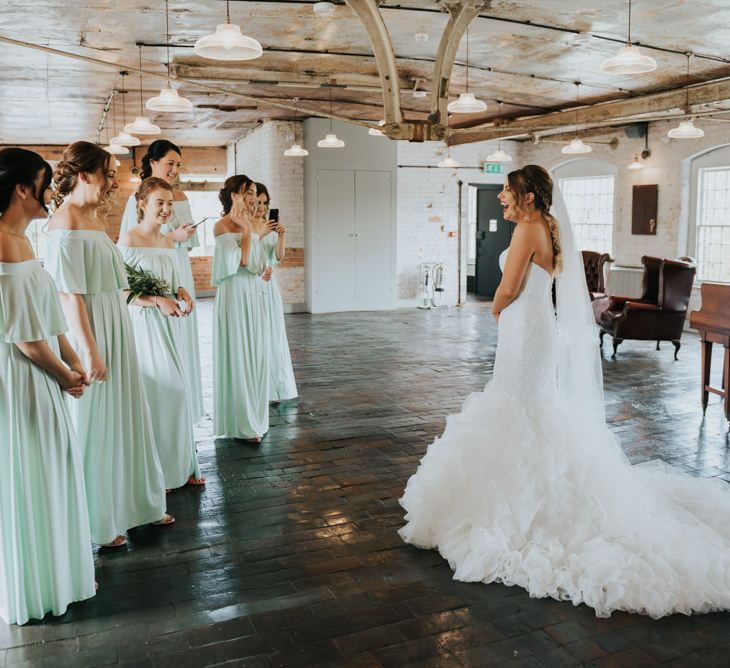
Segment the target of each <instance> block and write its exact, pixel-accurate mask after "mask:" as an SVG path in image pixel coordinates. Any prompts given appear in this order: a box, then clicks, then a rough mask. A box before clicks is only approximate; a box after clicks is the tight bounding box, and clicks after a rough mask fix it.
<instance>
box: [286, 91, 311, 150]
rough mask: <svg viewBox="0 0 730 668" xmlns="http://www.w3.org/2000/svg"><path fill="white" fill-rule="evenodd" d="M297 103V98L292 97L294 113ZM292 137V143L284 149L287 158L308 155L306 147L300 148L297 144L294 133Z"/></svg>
mask: <svg viewBox="0 0 730 668" xmlns="http://www.w3.org/2000/svg"><path fill="white" fill-rule="evenodd" d="M297 104H299V98H298V97H295V98H294V113H296V111H297ZM292 139H293V140H294V141H293V142H292V145H291V146H290V147H289V148H288V149H286V151H284V155H285V156H286V157H287V158H305V157H306V156H308V155H309V151H307V149H306V148H302V146H301V145H299V144H297V142H296V135H294V136H293V137H292Z"/></svg>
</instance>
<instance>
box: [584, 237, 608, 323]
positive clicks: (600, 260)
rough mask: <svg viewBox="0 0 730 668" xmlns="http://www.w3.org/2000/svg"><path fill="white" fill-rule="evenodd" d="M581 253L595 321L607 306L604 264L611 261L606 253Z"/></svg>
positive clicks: (585, 251)
mask: <svg viewBox="0 0 730 668" xmlns="http://www.w3.org/2000/svg"><path fill="white" fill-rule="evenodd" d="M581 253H582V255H583V269H584V270H585V273H586V284H587V285H588V294H589V295H590V298H591V306H592V307H593V313H594V315H595V317H596V322H597V321H598V318H599V317H600V315H601V313H602V312H603V311H605V310H606V309H607V308H608V294H607V293H606V264H608V263H611V262H613V258H612V257H611V256H610V255H609V254H608V253H597V252H596V251H587V250H584V251H581Z"/></svg>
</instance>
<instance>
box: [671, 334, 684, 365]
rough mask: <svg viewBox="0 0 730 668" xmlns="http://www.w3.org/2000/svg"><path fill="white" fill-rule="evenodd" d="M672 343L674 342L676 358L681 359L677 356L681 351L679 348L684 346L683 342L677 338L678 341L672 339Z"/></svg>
mask: <svg viewBox="0 0 730 668" xmlns="http://www.w3.org/2000/svg"><path fill="white" fill-rule="evenodd" d="M672 343H673V344H674V359H675V360H676V359H679V358H678V357H677V353H678V352H679V349H680V348H681V347H682V342H681V341H680V340H679V339H677V340H676V341H672Z"/></svg>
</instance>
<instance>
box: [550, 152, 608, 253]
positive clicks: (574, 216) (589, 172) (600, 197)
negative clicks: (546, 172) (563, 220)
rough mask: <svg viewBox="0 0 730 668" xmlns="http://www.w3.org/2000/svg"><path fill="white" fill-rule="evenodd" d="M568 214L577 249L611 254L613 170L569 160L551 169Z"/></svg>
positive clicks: (586, 161) (601, 163)
mask: <svg viewBox="0 0 730 668" xmlns="http://www.w3.org/2000/svg"><path fill="white" fill-rule="evenodd" d="M553 178H554V179H555V182H556V183H557V184H558V186H559V187H560V190H561V191H562V193H563V197H564V199H565V204H566V206H567V207H568V213H569V214H570V222H571V224H572V225H573V232H574V234H575V241H576V244H577V246H578V249H579V250H591V251H597V252H599V253H613V220H614V206H615V188H614V186H615V183H616V167H615V166H614V165H611V164H610V163H607V162H604V161H602V160H596V159H591V158H582V159H579V160H571V161H570V162H567V163H565V164H563V165H560V166H559V167H556V168H555V169H554V170H553Z"/></svg>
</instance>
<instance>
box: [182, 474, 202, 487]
mask: <svg viewBox="0 0 730 668" xmlns="http://www.w3.org/2000/svg"><path fill="white" fill-rule="evenodd" d="M185 484H186V485H198V486H202V485H205V478H203V477H200V478H196V477H195V476H194V475H191V476H190V477H189V478H188V481H187V482H186V483H185Z"/></svg>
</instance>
